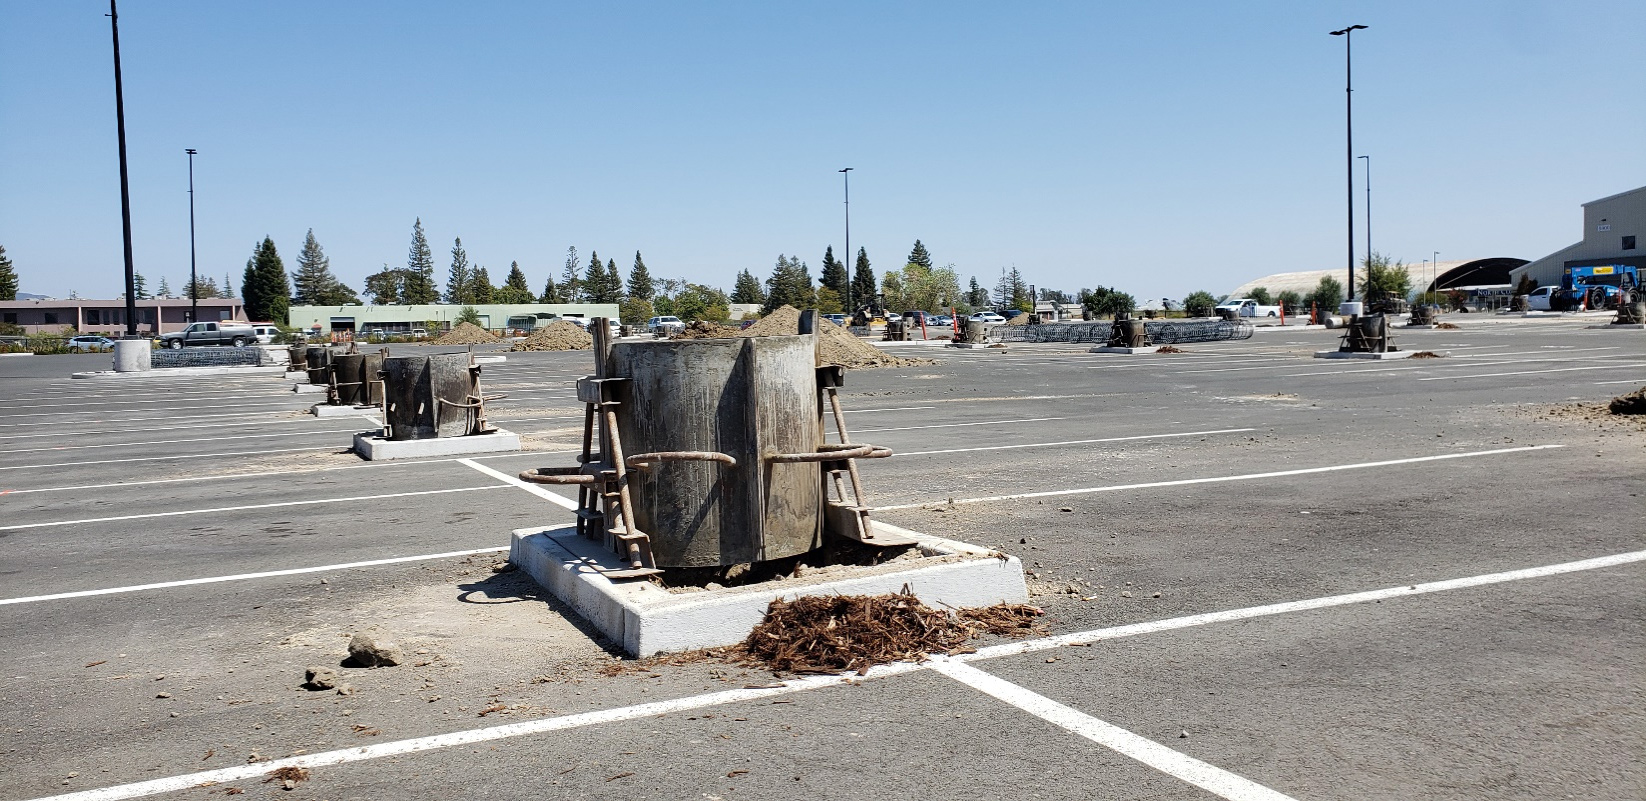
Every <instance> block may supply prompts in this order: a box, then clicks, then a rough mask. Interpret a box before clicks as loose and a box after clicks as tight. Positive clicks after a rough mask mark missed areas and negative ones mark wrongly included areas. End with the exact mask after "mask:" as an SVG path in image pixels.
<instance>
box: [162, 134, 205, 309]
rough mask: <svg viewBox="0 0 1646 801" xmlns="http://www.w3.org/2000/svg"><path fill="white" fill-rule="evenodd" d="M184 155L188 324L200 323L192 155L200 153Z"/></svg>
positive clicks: (189, 152) (191, 149)
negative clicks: (186, 168)
mask: <svg viewBox="0 0 1646 801" xmlns="http://www.w3.org/2000/svg"><path fill="white" fill-rule="evenodd" d="M183 152H184V153H187V154H189V322H191V323H195V322H199V321H200V279H199V278H197V277H196V276H195V274H194V154H195V153H198V152H200V151H198V150H195V149H194V148H192V147H191V148H186V149H184V150H183ZM154 327H155V333H159V329H160V324H159V323H158V322H156V323H155V325H154Z"/></svg>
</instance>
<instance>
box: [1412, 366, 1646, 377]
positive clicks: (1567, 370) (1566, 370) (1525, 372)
mask: <svg viewBox="0 0 1646 801" xmlns="http://www.w3.org/2000/svg"><path fill="white" fill-rule="evenodd" d="M1640 366H1641V365H1638V364H1602V365H1597V366H1595V367H1560V368H1556V369H1553V370H1517V371H1515V372H1512V373H1477V374H1474V375H1437V376H1430V377H1428V378H1419V379H1418V380H1419V381H1452V380H1455V379H1459V378H1496V377H1498V376H1505V375H1543V374H1545V373H1571V372H1575V371H1578V370H1616V369H1618V368H1620V367H1629V368H1633V367H1640Z"/></svg>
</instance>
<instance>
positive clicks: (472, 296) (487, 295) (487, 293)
mask: <svg viewBox="0 0 1646 801" xmlns="http://www.w3.org/2000/svg"><path fill="white" fill-rule="evenodd" d="M496 294H497V287H494V286H492V277H491V274H490V273H487V272H486V268H485V267H482V266H480V265H478V264H476V265H475V266H474V269H473V270H470V271H469V288H468V290H467V291H466V292H465V293H464V297H466V298H468V300H465V301H464V303H494V302H496V301H495V300H494V299H493V296H494V295H496Z"/></svg>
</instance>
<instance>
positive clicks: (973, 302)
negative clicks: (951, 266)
mask: <svg viewBox="0 0 1646 801" xmlns="http://www.w3.org/2000/svg"><path fill="white" fill-rule="evenodd" d="M966 303H967V305H969V306H971V307H972V308H974V309H981V308H984V307H985V306H988V305H989V290H987V289H984V288H983V287H981V286H979V285H978V283H977V276H975V275H974V276H972V284H971V287H970V288H969V289H967V290H966Z"/></svg>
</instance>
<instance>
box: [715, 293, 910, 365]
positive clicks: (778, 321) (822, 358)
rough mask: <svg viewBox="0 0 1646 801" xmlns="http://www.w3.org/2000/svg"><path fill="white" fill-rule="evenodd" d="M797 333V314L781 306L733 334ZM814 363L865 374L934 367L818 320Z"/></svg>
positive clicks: (830, 323) (798, 326)
mask: <svg viewBox="0 0 1646 801" xmlns="http://www.w3.org/2000/svg"><path fill="white" fill-rule="evenodd" d="M798 333H800V310H799V309H796V308H795V307H793V306H783V307H780V308H778V309H777V310H776V311H774V312H772V313H771V314H768V315H766V316H765V317H763V318H761V320H760V322H758V323H755V324H754V325H751V326H749V327H748V328H745V329H743V330H742V331H739V332H737V335H738V336H745V337H773V336H793V335H795V334H798ZM817 360H818V361H819V362H820V363H822V364H834V365H839V366H841V367H850V368H853V369H858V370H865V369H870V368H874V367H913V366H916V365H922V364H936V363H937V362H935V361H933V360H931V359H904V358H900V357H897V356H893V355H891V354H889V353H886V352H885V351H883V350H880V349H879V348H876V347H875V346H873V345H870V344H868V343H867V342H864V341H863V340H861V339H858V338H857V337H854V336H852V335H851V334H850V333H847V331H846V329H844V328H841V327H840V326H838V325H835V324H834V323H832V322H829V321H828V320H827V319H824V318H822V317H819V318H818V319H817Z"/></svg>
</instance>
